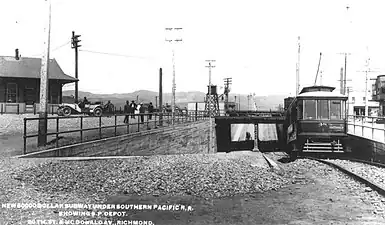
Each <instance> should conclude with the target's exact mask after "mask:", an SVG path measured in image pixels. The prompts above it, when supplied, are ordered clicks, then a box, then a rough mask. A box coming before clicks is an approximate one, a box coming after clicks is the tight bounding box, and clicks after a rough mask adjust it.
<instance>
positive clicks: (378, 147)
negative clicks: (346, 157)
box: [347, 134, 385, 163]
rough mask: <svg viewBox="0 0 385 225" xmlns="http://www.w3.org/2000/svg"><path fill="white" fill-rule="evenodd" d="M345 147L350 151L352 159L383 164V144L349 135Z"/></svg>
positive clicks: (384, 154) (384, 155) (384, 145)
mask: <svg viewBox="0 0 385 225" xmlns="http://www.w3.org/2000/svg"><path fill="white" fill-rule="evenodd" d="M347 147H348V148H350V149H351V150H352V154H353V156H354V157H357V158H360V159H364V160H370V159H373V161H376V162H382V163H385V143H381V142H377V141H373V140H370V139H367V138H363V137H359V136H355V135H351V134H350V135H349V138H348V141H347Z"/></svg>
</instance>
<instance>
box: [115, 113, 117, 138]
mask: <svg viewBox="0 0 385 225" xmlns="http://www.w3.org/2000/svg"><path fill="white" fill-rule="evenodd" d="M116 119H117V118H116V113H115V136H116Z"/></svg>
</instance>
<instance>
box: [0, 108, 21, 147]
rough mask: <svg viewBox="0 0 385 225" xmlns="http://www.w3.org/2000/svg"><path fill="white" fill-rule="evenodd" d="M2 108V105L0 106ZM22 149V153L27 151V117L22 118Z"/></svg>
mask: <svg viewBox="0 0 385 225" xmlns="http://www.w3.org/2000/svg"><path fill="white" fill-rule="evenodd" d="M1 109H3V107H1ZM23 139H24V149H23V154H24V155H25V154H26V153H27V118H24V135H23Z"/></svg>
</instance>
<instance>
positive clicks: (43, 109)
mask: <svg viewBox="0 0 385 225" xmlns="http://www.w3.org/2000/svg"><path fill="white" fill-rule="evenodd" d="M45 3H46V4H47V9H48V15H49V16H48V21H47V24H46V27H45V29H44V30H45V38H47V39H46V40H45V41H44V54H43V56H42V58H41V71H40V109H39V131H38V135H39V136H38V140H37V142H38V143H37V145H38V146H45V145H46V144H47V109H48V107H47V100H48V85H49V82H48V79H49V51H50V41H51V37H50V36H51V0H45Z"/></svg>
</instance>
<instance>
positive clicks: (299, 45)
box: [296, 36, 301, 95]
mask: <svg viewBox="0 0 385 225" xmlns="http://www.w3.org/2000/svg"><path fill="white" fill-rule="evenodd" d="M300 54H301V43H300V37H299V36H298V59H297V60H298V61H297V74H296V95H298V94H299V92H300V84H299V65H300Z"/></svg>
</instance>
